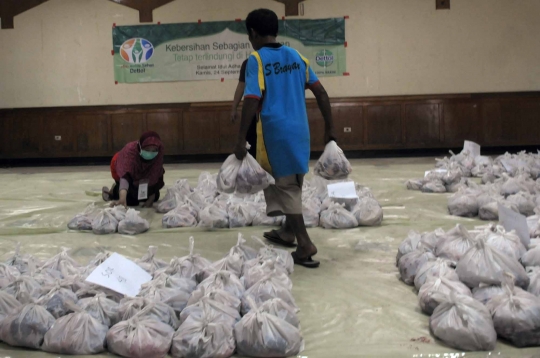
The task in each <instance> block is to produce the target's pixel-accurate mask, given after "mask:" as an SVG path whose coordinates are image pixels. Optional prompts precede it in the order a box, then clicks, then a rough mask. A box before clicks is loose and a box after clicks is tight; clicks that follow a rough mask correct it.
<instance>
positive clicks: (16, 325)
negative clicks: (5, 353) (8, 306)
mask: <svg viewBox="0 0 540 358" xmlns="http://www.w3.org/2000/svg"><path fill="white" fill-rule="evenodd" d="M54 322H55V319H54V317H53V316H52V315H51V314H50V313H49V312H48V311H47V310H46V309H45V307H43V306H41V305H37V304H35V303H29V304H25V305H24V306H20V307H18V308H16V309H15V310H14V311H12V312H10V313H9V314H8V315H7V316H6V317H5V318H4V319H3V320H2V321H1V322H0V340H1V341H2V342H5V343H7V344H9V345H10V346H13V347H26V348H32V349H40V348H41V345H42V344H43V338H44V336H45V333H47V332H48V331H49V329H50V328H51V327H52V325H53V324H54Z"/></svg>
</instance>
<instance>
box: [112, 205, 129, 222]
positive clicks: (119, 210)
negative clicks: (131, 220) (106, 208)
mask: <svg viewBox="0 0 540 358" xmlns="http://www.w3.org/2000/svg"><path fill="white" fill-rule="evenodd" d="M110 210H111V214H112V216H114V218H115V219H116V221H118V222H120V221H122V220H124V219H125V217H126V208H125V207H123V206H122V205H117V206H115V207H114V208H112V209H110Z"/></svg>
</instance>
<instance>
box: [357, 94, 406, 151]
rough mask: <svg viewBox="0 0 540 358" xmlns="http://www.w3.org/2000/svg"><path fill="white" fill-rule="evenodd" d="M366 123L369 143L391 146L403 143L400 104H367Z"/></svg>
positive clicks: (371, 144)
mask: <svg viewBox="0 0 540 358" xmlns="http://www.w3.org/2000/svg"><path fill="white" fill-rule="evenodd" d="M365 123H366V138H367V142H366V144H367V145H370V146H390V147H399V146H400V145H401V143H402V141H401V139H402V133H401V128H402V126H401V106H400V105H399V104H391V105H372V106H367V107H366V120H365Z"/></svg>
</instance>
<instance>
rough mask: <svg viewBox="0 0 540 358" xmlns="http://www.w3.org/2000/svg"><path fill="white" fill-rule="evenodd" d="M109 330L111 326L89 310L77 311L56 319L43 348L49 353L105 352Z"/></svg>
mask: <svg viewBox="0 0 540 358" xmlns="http://www.w3.org/2000/svg"><path fill="white" fill-rule="evenodd" d="M108 330H109V327H107V326H105V325H104V324H103V323H101V322H99V321H98V320H97V319H95V318H94V317H92V316H91V315H90V314H89V313H88V312H85V311H78V312H77V311H76V312H75V313H70V314H68V315H67V316H64V317H61V318H59V319H57V320H56V322H55V323H54V325H53V326H52V327H51V329H50V330H49V331H48V332H47V333H46V334H45V340H44V341H43V346H42V349H43V350H44V351H45V352H49V353H58V354H72V355H89V354H97V353H101V352H105V345H106V335H107V331H108ZM66 332H69V334H66Z"/></svg>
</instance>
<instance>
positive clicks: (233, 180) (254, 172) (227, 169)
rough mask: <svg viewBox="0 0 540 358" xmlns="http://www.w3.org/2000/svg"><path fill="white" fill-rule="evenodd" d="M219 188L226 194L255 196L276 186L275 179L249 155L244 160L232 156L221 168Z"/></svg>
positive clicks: (218, 180)
mask: <svg viewBox="0 0 540 358" xmlns="http://www.w3.org/2000/svg"><path fill="white" fill-rule="evenodd" d="M216 182H217V188H218V190H219V191H221V192H224V193H228V194H231V193H234V192H235V191H236V192H238V193H240V194H255V193H257V192H259V191H261V190H264V189H266V188H268V186H269V185H271V184H275V180H274V178H272V176H271V175H270V174H268V173H267V172H266V171H265V170H264V169H263V168H262V167H261V166H260V165H259V163H257V161H256V160H255V158H253V157H252V156H251V155H250V154H249V153H248V154H247V155H246V157H245V158H244V159H243V160H241V161H240V160H238V159H236V156H235V155H234V154H231V155H230V156H229V157H228V158H227V159H226V160H225V162H224V163H223V165H222V166H221V169H220V170H219V174H218V176H217V181H216Z"/></svg>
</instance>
